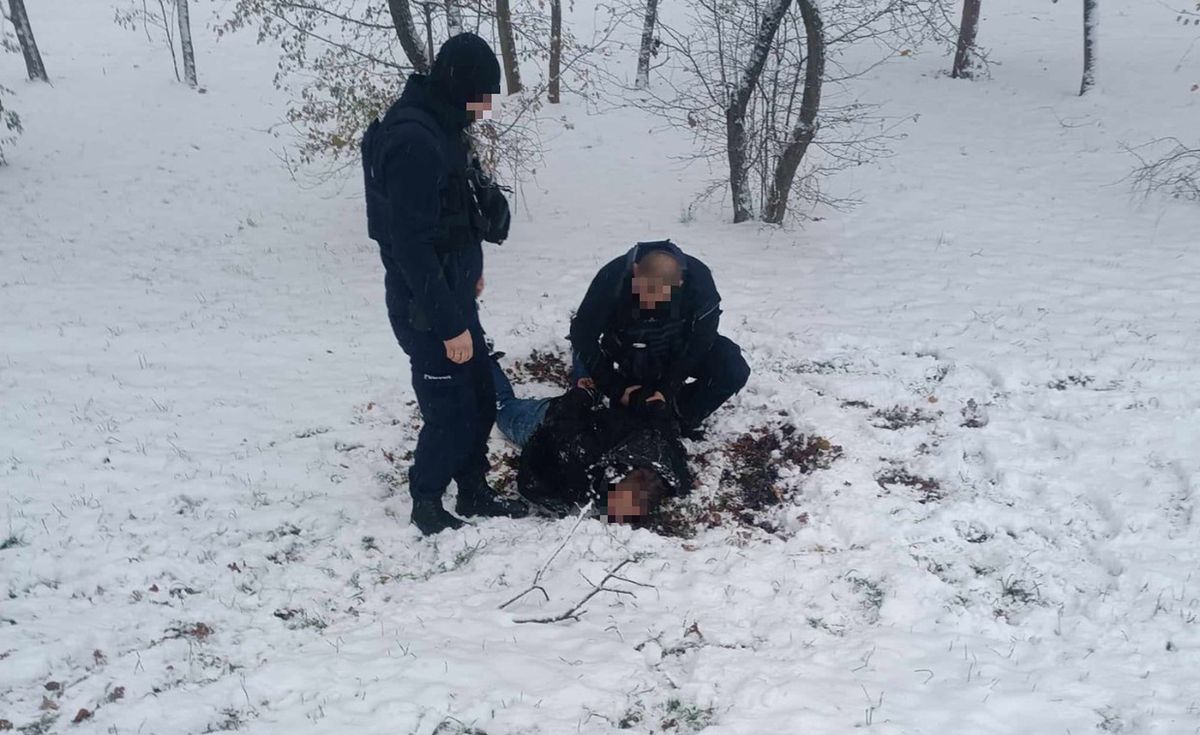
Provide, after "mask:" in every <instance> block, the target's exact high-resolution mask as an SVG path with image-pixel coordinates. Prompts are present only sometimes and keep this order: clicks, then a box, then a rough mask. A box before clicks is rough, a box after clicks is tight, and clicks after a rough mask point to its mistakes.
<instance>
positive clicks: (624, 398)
mask: <svg viewBox="0 0 1200 735" xmlns="http://www.w3.org/2000/svg"><path fill="white" fill-rule="evenodd" d="M641 389H642V386H640V385H631V386H629V387H628V388H626V389H625V394H624V395H622V396H621V405H622V406H625V407H627V408H628V406H629V399H630V398H632V397H633V394H634V392H635V391H639V390H641Z"/></svg>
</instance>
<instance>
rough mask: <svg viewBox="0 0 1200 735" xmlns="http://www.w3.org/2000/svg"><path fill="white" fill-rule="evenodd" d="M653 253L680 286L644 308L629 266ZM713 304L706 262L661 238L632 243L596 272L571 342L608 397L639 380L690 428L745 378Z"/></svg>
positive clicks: (746, 370) (718, 298) (714, 290)
mask: <svg viewBox="0 0 1200 735" xmlns="http://www.w3.org/2000/svg"><path fill="white" fill-rule="evenodd" d="M655 251H663V252H667V253H670V254H671V255H673V256H675V259H676V260H678V261H679V263H680V264H681V266H682V269H683V284H682V286H680V287H679V288H677V289H674V293H673V294H672V298H671V300H670V301H668V302H665V303H662V304H659V305H658V307H657V308H655V309H653V310H646V309H643V308H641V306H640V305H639V304H638V298H637V296H636V295H635V294H634V293H633V285H632V279H633V266H634V264H635V263H637V262H639V261H640V260H641V259H642V258H643V257H645V256H646V255H647V254H649V253H651V252H655ZM720 305H721V296H720V294H719V293H718V292H717V287H716V284H715V283H714V282H713V277H712V272H711V271H710V270H709V269H708V266H706V265H704V263H702V262H700V260H698V259H697V258H694V257H692V256H690V255H686V254H684V253H683V251H681V250H680V249H679V247H678V246H677V245H675V244H674V243H672V242H670V241H669V240H663V241H659V242H640V243H638V244H637V245H635V246H634V247H633V249H631V250H630V251H629V252H628V253H626V254H625V255H623V256H621V257H619V258H615V259H613V260H612V261H610V262H609V263H608V264H607V265H605V266H604V267H603V268H601V269H600V272H599V273H597V274H596V277H595V278H594V279H593V280H592V284H591V286H589V287H588V290H587V294H586V295H585V296H584V298H583V303H581V304H580V305H579V309H578V311H577V312H576V314H575V317H574V318H573V319H572V320H571V345H572V347H573V348H574V350H575V352H576V354H577V355H578V359H579V361H580V362H581V363H582V365H583V367H584V368H585V369H586V371H587V373H588V374H589V375H590V376H591V377H592V378H593V379H594V380H595V381H596V385H597V387H598V388H599V389H600V391H601V392H602V393H603V394H604V395H606V396H607V397H608V398H609V400H610V401H611V402H613V403H614V404H615V403H617V402H619V401H620V399H621V396H622V394H623V393H624V392H625V389H626V388H628V387H629V386H632V385H642V386H645V387H647V388H651V389H653V390H657V391H661V392H662V394H663V395H664V396H665V397H666V399H667V401H668V402H669V403H670V404H671V405H673V406H674V407H675V411H676V412H677V414H678V416H679V420H680V422H681V423H682V424H683V426H684V427H685V428H687V429H690V428H694V427H696V426H699V424H700V423H701V422H702V421H703V420H704V419H705V418H707V417H708V416H709V414H711V413H712V412H713V411H715V410H716V409H717V408H718V407H720V405H721V404H722V403H724V402H725V401H727V400H729V398H730V397H732V396H733V395H734V394H735V393H737V392H738V391H739V390H741V389H742V387H743V386H744V385H745V384H746V380H747V379H748V378H749V377H750V367H749V366H748V365H747V364H746V361H745V359H744V358H743V357H742V352H741V348H739V347H738V346H737V345H736V344H735V343H734V342H732V341H731V340H729V339H728V338H726V337H722V336H721V335H719V334H718V333H717V326H718V323H719V320H720V315H721V306H720ZM688 378H694V379H695V380H694V382H691V383H688V382H687V380H688Z"/></svg>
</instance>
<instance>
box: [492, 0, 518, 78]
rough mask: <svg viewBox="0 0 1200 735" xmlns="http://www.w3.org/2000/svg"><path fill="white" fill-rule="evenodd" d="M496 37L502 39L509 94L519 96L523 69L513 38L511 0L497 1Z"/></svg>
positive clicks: (501, 53) (505, 76) (502, 52)
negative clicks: (518, 59)
mask: <svg viewBox="0 0 1200 735" xmlns="http://www.w3.org/2000/svg"><path fill="white" fill-rule="evenodd" d="M496 35H497V36H498V37H499V39H500V57H501V59H502V61H503V62H504V79H505V81H507V83H508V93H509V94H517V93H518V92H520V91H521V90H522V89H524V87H522V86H521V67H520V65H519V63H518V61H517V42H516V40H515V39H514V38H513V21H512V8H511V6H510V5H509V0H496Z"/></svg>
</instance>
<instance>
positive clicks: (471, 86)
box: [429, 33, 500, 110]
mask: <svg viewBox="0 0 1200 735" xmlns="http://www.w3.org/2000/svg"><path fill="white" fill-rule="evenodd" d="M429 78H430V80H431V81H432V82H433V85H434V87H436V88H437V89H438V91H439V92H440V93H441V94H442V96H443V97H444V98H445V99H446V100H447V101H448V102H450V103H451V104H452V105H454V107H455V108H457V109H460V110H461V109H464V108H465V107H466V104H467V103H468V102H478V101H480V100H481V99H483V95H485V94H500V64H499V62H497V61H496V54H495V52H493V51H492V47H491V46H489V45H488V43H487V41H485V40H483V39H482V38H480V37H479V36H476V35H475V34H474V33H460V34H458V35H457V36H454V37H453V38H451V39H450V40H449V41H446V43H444V44H442V48H441V50H439V51H438V54H437V59H436V60H435V61H434V62H433V69H432V70H430V72H429Z"/></svg>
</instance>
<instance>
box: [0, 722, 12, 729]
mask: <svg viewBox="0 0 1200 735" xmlns="http://www.w3.org/2000/svg"><path fill="white" fill-rule="evenodd" d="M11 729H13V724H12V723H11V722H9V721H8V720H0V730H11Z"/></svg>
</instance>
